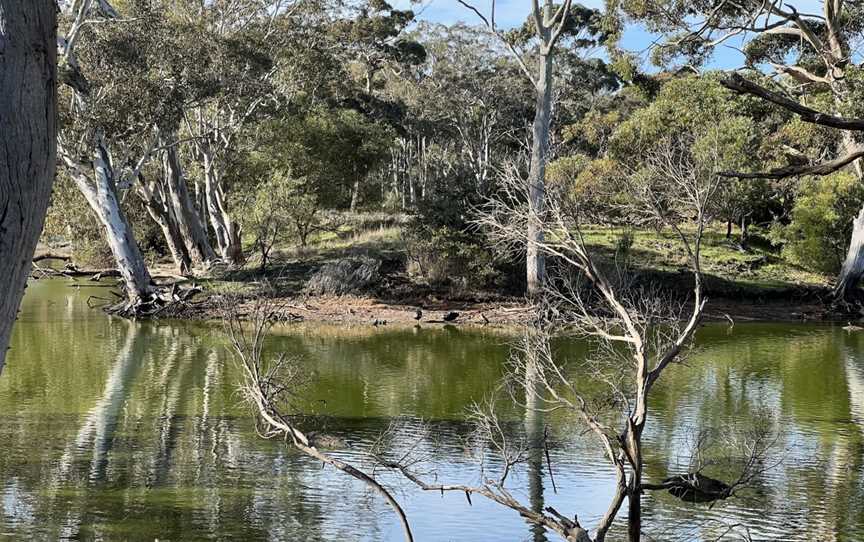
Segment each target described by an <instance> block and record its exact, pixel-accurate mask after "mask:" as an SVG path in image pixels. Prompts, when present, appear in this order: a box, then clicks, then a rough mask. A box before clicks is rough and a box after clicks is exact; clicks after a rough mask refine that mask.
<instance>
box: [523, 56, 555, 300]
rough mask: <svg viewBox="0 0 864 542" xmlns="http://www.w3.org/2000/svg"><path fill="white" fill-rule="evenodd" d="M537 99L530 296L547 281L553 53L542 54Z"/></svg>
mask: <svg viewBox="0 0 864 542" xmlns="http://www.w3.org/2000/svg"><path fill="white" fill-rule="evenodd" d="M538 62H539V66H538V72H537V98H536V103H535V111H534V125H533V127H532V131H531V137H532V141H531V168H530V170H529V173H528V205H529V211H530V212H529V216H528V254H527V269H526V278H527V283H528V295H531V296H534V295H537V294H539V293H540V291H541V290H542V288H543V283H544V282H545V280H546V261H545V258H544V256H543V254H542V253H541V252H540V250H539V248H538V243H542V242H543V213H544V212H545V209H546V161H547V160H548V159H549V156H548V155H549V130H550V127H551V124H552V52H551V51H550V52H549V53H547V54H544V55H540V58H539V60H538Z"/></svg>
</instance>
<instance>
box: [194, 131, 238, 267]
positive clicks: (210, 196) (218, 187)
mask: <svg viewBox="0 0 864 542" xmlns="http://www.w3.org/2000/svg"><path fill="white" fill-rule="evenodd" d="M200 151H201V154H202V156H203V158H204V200H205V202H206V204H207V215H208V216H209V217H210V225H211V226H212V228H213V232H214V233H215V234H216V242H217V244H218V246H219V253H220V255H221V256H222V259H223V260H225V261H226V262H228V263H232V264H239V263H242V262H243V247H242V245H241V244H240V234H241V231H242V230H241V228H240V225H239V224H237V223H236V222H234V221H233V220H232V219H231V215H230V214H229V213H228V210H227V208H226V206H225V203H224V200H225V197H224V194H223V192H222V182H221V181H222V179H221V175H220V173H219V170H218V166H217V164H216V159H215V157H214V156H213V153H212V152H211V151H210V150H209V149H206V148H204V149H200Z"/></svg>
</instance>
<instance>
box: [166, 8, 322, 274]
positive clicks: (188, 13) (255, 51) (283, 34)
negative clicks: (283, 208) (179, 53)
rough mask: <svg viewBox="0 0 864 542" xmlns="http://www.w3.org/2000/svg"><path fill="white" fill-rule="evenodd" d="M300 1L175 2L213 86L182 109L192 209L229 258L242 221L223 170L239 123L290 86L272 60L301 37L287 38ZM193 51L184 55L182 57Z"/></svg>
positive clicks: (236, 257) (238, 252) (238, 256)
mask: <svg viewBox="0 0 864 542" xmlns="http://www.w3.org/2000/svg"><path fill="white" fill-rule="evenodd" d="M186 4H188V6H186V7H185V8H184V7H183V6H184V5H186ZM300 7H301V6H300V3H299V2H289V1H286V0H225V1H221V2H212V3H203V2H197V1H186V2H183V3H181V7H179V8H178V9H176V13H177V16H178V17H181V18H184V19H185V21H186V24H187V25H188V28H189V29H190V30H192V31H193V33H192V34H190V36H189V38H190V39H195V40H199V42H201V38H202V37H206V38H205V39H204V42H206V43H207V45H208V48H207V50H202V51H200V53H201V54H203V55H206V58H207V59H208V62H207V70H208V72H209V75H210V80H211V81H212V82H213V83H214V87H213V88H212V89H211V95H210V96H209V97H208V98H207V99H205V100H199V101H196V102H193V103H190V104H189V106H188V107H187V108H186V109H185V111H184V112H183V119H184V120H183V128H184V130H185V131H186V133H188V134H189V135H190V136H191V139H192V145H193V150H194V152H193V156H194V158H195V160H196V161H197V163H198V166H199V170H200V177H196V194H197V198H196V199H197V201H198V210H199V211H200V213H201V216H203V217H204V219H205V221H206V222H207V223H209V225H210V228H211V229H212V231H213V235H214V238H215V240H216V246H217V250H218V251H219V256H220V257H221V258H222V260H224V261H225V262H228V263H232V264H239V263H241V261H242V259H243V251H242V246H241V234H242V228H241V225H240V223H239V222H238V221H237V220H235V219H234V218H233V216H232V212H231V202H230V200H231V194H230V187H229V184H230V183H229V180H228V179H226V174H227V170H228V168H229V166H230V162H231V161H232V160H234V159H235V157H236V154H237V152H238V148H239V147H240V143H239V141H238V139H239V138H241V137H242V135H243V132H244V130H246V129H248V128H249V127H250V126H251V125H252V124H253V123H254V122H256V121H259V120H261V118H262V114H263V112H264V111H265V110H268V108H269V109H271V110H272V108H273V107H274V106H278V104H279V103H280V102H281V101H284V99H285V98H287V97H290V94H291V92H290V91H286V90H285V88H284V87H283V88H280V85H279V79H278V75H279V70H280V66H279V65H278V63H279V60H280V55H282V54H283V52H284V49H285V48H287V47H292V46H299V44H300V43H303V42H302V40H299V41H297V42H296V45H295V44H294V42H293V41H292V40H293V39H294V38H296V37H297V35H296V34H297V30H298V27H302V26H303V25H305V24H306V23H307V22H309V19H308V18H307V17H306V15H307V12H303V11H301V10H300V9H299V8H300ZM196 58H198V57H196V56H195V55H187V56H186V57H185V62H195V61H196ZM282 91H285V94H287V95H288V96H284V95H282V94H283V93H282ZM270 113H271V114H272V111H270ZM201 181H203V183H201Z"/></svg>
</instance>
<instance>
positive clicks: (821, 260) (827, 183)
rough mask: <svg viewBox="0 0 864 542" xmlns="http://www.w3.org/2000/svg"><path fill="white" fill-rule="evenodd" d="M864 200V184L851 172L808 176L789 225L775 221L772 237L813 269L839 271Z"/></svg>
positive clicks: (799, 192) (798, 260)
mask: <svg viewBox="0 0 864 542" xmlns="http://www.w3.org/2000/svg"><path fill="white" fill-rule="evenodd" d="M862 203H864V187H862V186H861V182H860V181H859V180H858V179H857V178H856V176H855V175H854V174H852V173H849V172H841V173H835V174H833V175H829V176H826V177H823V178H812V177H808V178H806V179H804V180H803V181H802V182H801V184H800V187H799V190H798V198H797V200H796V201H795V207H794V208H793V210H792V216H791V218H792V220H791V222H790V223H789V224H788V225H780V224H775V225H774V227H773V228H772V232H771V233H772V240H773V241H774V242H775V243H778V244H782V245H783V254H784V255H785V256H786V257H787V258H789V259H790V260H792V261H794V262H795V263H798V264H799V265H802V266H805V267H807V268H810V269H815V270H819V271H822V272H824V273H835V272H837V271H838V270H839V269H840V266H841V265H842V263H843V258H844V255H845V252H846V247H847V246H848V244H849V237H850V228H849V225H850V224H851V223H852V220H853V219H854V218H855V216H856V215H857V213H858V210H859V209H860V208H861V205H862Z"/></svg>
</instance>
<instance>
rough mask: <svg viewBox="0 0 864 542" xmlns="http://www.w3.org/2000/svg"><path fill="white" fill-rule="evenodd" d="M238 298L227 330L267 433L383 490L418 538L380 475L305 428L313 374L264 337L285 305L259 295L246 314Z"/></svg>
mask: <svg viewBox="0 0 864 542" xmlns="http://www.w3.org/2000/svg"><path fill="white" fill-rule="evenodd" d="M236 308H237V306H236V303H232V302H231V301H230V300H226V301H225V302H224V303H223V315H224V322H225V330H226V333H227V335H228V338H229V340H230V343H231V347H232V349H233V352H234V357H235V359H236V360H237V361H238V365H239V366H240V368H241V372H242V374H243V381H242V382H241V384H240V390H241V392H242V394H243V397H244V398H245V399H246V401H247V402H248V403H249V404H250V406H252V408H253V411H254V412H255V414H256V416H257V417H258V421H259V423H260V424H261V427H259V434H260V435H261V436H262V437H264V438H273V437H282V438H284V439H285V441H286V442H287V443H289V444H291V445H292V446H293V447H294V448H295V449H297V450H299V451H300V452H302V453H303V454H305V455H307V456H309V457H311V458H313V459H316V460H318V461H321V462H322V463H324V464H326V465H330V466H331V467H333V468H335V469H337V470H339V471H341V472H344V473H345V474H347V475H349V476H351V477H353V478H356V479H357V480H360V481H361V482H363V483H364V484H366V485H367V486H368V487H369V488H370V489H372V490H373V491H374V492H376V493H378V494H379V495H381V496H382V497H383V498H384V500H386V501H387V504H388V505H389V506H390V508H392V509H393V511H394V512H395V513H396V515H397V516H398V518H399V521H400V523H401V525H402V531H403V534H404V537H405V540H406V541H407V542H413V540H414V537H413V534H412V533H411V527H410V525H409V523H408V516H407V515H406V514H405V511H404V510H403V509H402V507H401V506H400V505H399V503H398V502H397V501H396V499H395V498H394V497H393V495H392V494H391V493H390V491H388V490H387V488H385V487H384V486H383V485H382V484H381V483H380V482H378V480H376V479H375V478H374V477H373V476H371V475H369V474H367V473H366V472H364V471H362V470H360V469H358V468H357V467H355V466H354V465H351V464H350V463H347V462H345V461H342V460H341V459H339V458H337V457H334V456H332V455H330V454H328V453H326V452H323V451H321V450H320V449H319V448H318V447H317V446H316V442H315V439H314V438H312V436H311V434H309V433H306V432H305V431H303V430H302V429H301V428H300V427H299V423H300V420H301V416H299V415H298V413H297V412H298V408H297V405H298V403H299V402H301V401H302V391H303V388H304V387H305V386H306V384H307V383H308V381H309V379H310V374H309V372H308V371H306V370H305V369H304V368H303V367H302V365H300V364H299V363H297V361H296V360H294V359H291V358H289V357H288V356H286V355H285V354H284V353H282V354H277V355H275V356H273V357H271V356H268V355H266V354H265V353H264V340H265V338H266V337H267V334H268V332H269V330H270V328H271V327H272V325H273V324H274V322H276V321H277V320H278V317H279V314H280V313H281V308H282V307H279V306H278V303H277V302H276V301H274V300H272V299H266V298H265V299H259V300H257V301H256V302H255V303H254V304H253V306H252V308H251V310H249V311H248V312H246V313H245V314H244V315H243V317H241V316H240V315H239V314H238V312H237V310H236Z"/></svg>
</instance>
